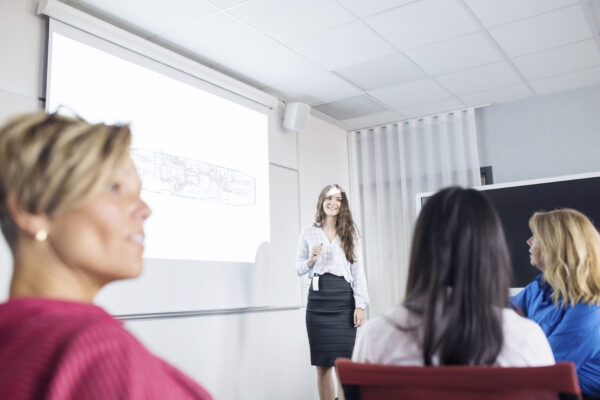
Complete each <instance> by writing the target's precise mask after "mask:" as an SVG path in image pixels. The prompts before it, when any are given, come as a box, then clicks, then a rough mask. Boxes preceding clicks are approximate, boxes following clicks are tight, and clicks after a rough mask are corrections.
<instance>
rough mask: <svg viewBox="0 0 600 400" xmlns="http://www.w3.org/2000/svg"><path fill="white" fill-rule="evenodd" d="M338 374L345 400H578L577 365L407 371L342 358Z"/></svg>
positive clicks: (568, 363) (460, 367) (407, 368)
mask: <svg viewBox="0 0 600 400" xmlns="http://www.w3.org/2000/svg"><path fill="white" fill-rule="evenodd" d="M335 367H336V374H337V376H338V377H339V379H340V381H341V383H342V385H343V387H344V394H345V397H346V400H357V399H360V400H386V399H410V400H433V399H436V400H439V399H443V400H475V399H486V400H505V399H515V400H517V399H518V400H549V399H553V400H556V399H561V400H571V399H573V400H575V399H581V391H580V389H579V383H578V381H577V375H576V374H575V365H574V364H573V363H570V362H559V363H557V364H555V365H552V366H547V367H510V368H507V367H487V366H443V367H404V366H390V365H377V364H363V363H355V362H352V361H351V360H349V359H344V358H338V359H337V360H336V362H335Z"/></svg>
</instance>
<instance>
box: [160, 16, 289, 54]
mask: <svg viewBox="0 0 600 400" xmlns="http://www.w3.org/2000/svg"><path fill="white" fill-rule="evenodd" d="M159 38H160V40H161V41H164V42H166V44H167V45H168V46H169V47H174V48H176V49H183V50H184V51H189V52H192V53H195V54H197V55H199V56H200V57H202V58H206V59H208V60H211V61H213V62H214V63H222V62H224V61H226V60H228V59H231V58H234V57H235V55H236V54H237V53H238V52H239V51H240V49H244V51H245V52H246V53H248V52H254V54H255V55H256V54H258V55H260V54H261V52H262V51H263V50H264V49H265V48H272V47H273V46H275V45H276V44H277V42H275V41H274V40H273V39H270V38H269V37H267V36H265V35H264V34H262V33H260V32H256V31H255V30H253V29H251V28H249V27H248V26H246V25H245V24H244V23H242V22H239V21H236V20H235V19H234V18H232V17H230V16H228V15H226V14H218V15H216V16H214V17H209V18H207V19H205V20H202V21H196V22H193V23H190V24H187V25H184V26H182V27H180V28H177V29H173V30H171V31H169V32H166V33H163V34H161V35H160V37H159Z"/></svg>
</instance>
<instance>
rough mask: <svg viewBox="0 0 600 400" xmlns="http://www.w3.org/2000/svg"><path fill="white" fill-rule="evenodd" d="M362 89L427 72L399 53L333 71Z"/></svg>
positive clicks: (412, 77) (396, 82)
mask: <svg viewBox="0 0 600 400" xmlns="http://www.w3.org/2000/svg"><path fill="white" fill-rule="evenodd" d="M335 73H337V74H338V75H340V76H342V77H344V78H346V79H347V80H349V81H351V82H353V83H355V84H356V85H357V86H360V87H361V88H363V89H377V88H380V87H384V86H392V85H396V84H398V83H402V82H407V81H412V80H415V79H419V78H423V77H424V76H426V75H427V74H426V73H425V71H423V70H422V69H421V68H419V67H418V66H417V65H416V64H415V63H414V62H412V61H411V60H410V59H409V58H407V57H406V56H404V55H403V54H401V53H396V54H392V55H390V56H385V57H381V58H377V59H374V60H369V61H366V62H363V63H360V64H354V65H351V66H349V67H346V68H342V69H338V70H337V71H335Z"/></svg>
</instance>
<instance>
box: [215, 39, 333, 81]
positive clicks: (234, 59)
mask: <svg viewBox="0 0 600 400" xmlns="http://www.w3.org/2000/svg"><path fill="white" fill-rule="evenodd" d="M259 51H260V52H256V50H255V49H251V48H250V49H248V48H243V49H238V51H237V52H235V53H233V54H231V57H230V58H229V57H227V58H225V59H224V60H223V62H222V63H221V65H223V66H225V67H226V68H227V69H231V70H233V71H236V72H237V73H238V74H241V75H243V76H246V77H249V78H252V79H254V80H256V81H258V82H261V83H262V85H260V87H265V86H272V85H274V84H276V83H278V82H285V81H290V80H294V79H296V78H297V77H298V76H306V75H311V74H317V73H319V72H324V71H323V69H322V68H320V67H318V66H316V65H314V64H312V63H310V62H308V61H307V60H306V59H304V58H303V57H301V56H299V55H298V54H296V53H295V52H294V51H292V50H291V49H289V48H287V47H285V46H284V45H281V44H279V43H277V42H273V43H271V45H269V46H261V48H260V50H259ZM265 60H269V61H268V62H265Z"/></svg>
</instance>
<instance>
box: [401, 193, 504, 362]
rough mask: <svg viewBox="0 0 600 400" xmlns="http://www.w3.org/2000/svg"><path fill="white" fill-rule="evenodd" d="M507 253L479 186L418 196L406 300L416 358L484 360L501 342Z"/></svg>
mask: <svg viewBox="0 0 600 400" xmlns="http://www.w3.org/2000/svg"><path fill="white" fill-rule="evenodd" d="M510 271H511V267H510V258H509V254H508V249H507V246H506V240H505V237H504V232H503V230H502V226H501V223H500V220H499V219H498V216H497V214H496V212H495V210H494V208H493V207H492V205H491V204H490V203H489V202H488V200H487V199H486V198H485V197H484V196H483V195H482V194H481V193H480V192H478V191H476V190H472V189H461V188H459V187H450V188H447V189H444V190H442V191H440V192H438V193H437V194H435V195H434V196H433V197H431V198H430V199H429V200H427V202H426V203H425V206H424V207H423V209H422V210H421V214H420V215H419V218H418V220H417V224H416V226H415V232H414V236H413V242H412V248H411V254H410V262H409V272H408V282H407V286H406V299H405V303H404V305H405V307H407V308H408V309H409V310H410V311H411V312H412V313H414V314H415V315H417V316H418V317H419V320H420V321H421V324H422V325H420V326H421V327H422V333H423V362H424V364H425V365H432V358H433V356H434V355H437V356H438V357H439V364H440V365H490V364H493V363H494V362H495V361H496V358H497V356H498V354H499V353H500V350H501V349H502V343H503V335H502V309H503V308H504V307H506V305H507V304H508V288H509V284H510Z"/></svg>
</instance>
